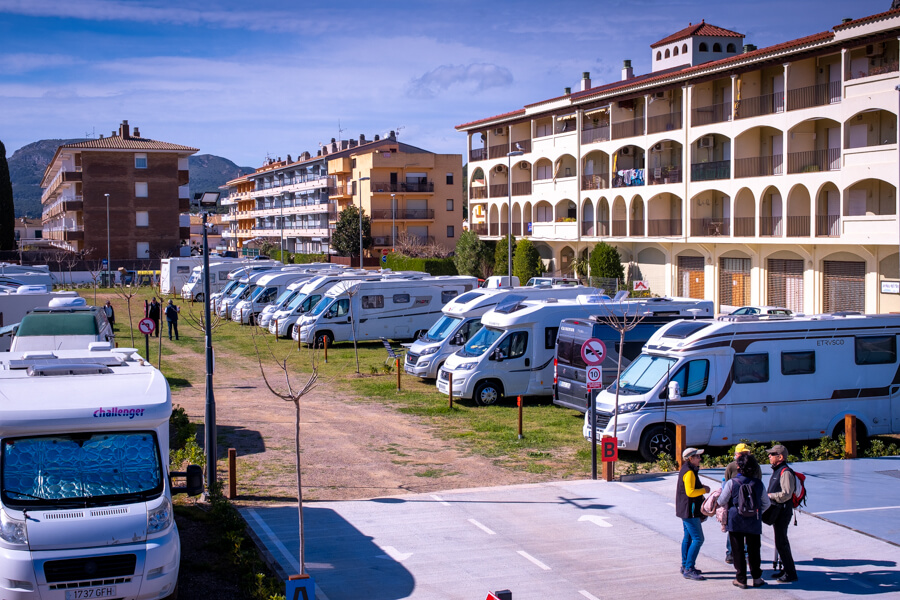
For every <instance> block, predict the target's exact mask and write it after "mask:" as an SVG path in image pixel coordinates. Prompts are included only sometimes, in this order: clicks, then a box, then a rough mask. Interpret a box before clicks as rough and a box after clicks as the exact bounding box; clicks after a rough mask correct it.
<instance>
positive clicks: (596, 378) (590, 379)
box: [586, 367, 603, 390]
mask: <svg viewBox="0 0 900 600" xmlns="http://www.w3.org/2000/svg"><path fill="white" fill-rule="evenodd" d="M586 375H587V389H589V390H599V389H600V388H602V387H603V369H602V368H600V367H588V368H587V371H586Z"/></svg>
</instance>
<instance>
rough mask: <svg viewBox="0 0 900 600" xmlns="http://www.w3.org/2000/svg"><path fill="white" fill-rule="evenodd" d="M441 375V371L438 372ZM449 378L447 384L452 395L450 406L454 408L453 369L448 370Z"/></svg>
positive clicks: (449, 393) (450, 395) (448, 392)
mask: <svg viewBox="0 0 900 600" xmlns="http://www.w3.org/2000/svg"><path fill="white" fill-rule="evenodd" d="M438 377H440V372H438ZM447 378H448V379H449V380H450V381H449V383H448V385H447V395H448V396H449V397H450V408H453V371H447Z"/></svg>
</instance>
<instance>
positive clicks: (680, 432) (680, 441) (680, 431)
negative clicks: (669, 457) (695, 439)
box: [675, 425, 687, 469]
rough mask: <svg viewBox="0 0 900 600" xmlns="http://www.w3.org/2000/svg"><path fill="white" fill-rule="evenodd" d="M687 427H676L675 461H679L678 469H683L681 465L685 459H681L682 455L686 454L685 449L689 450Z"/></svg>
mask: <svg viewBox="0 0 900 600" xmlns="http://www.w3.org/2000/svg"><path fill="white" fill-rule="evenodd" d="M685 440H687V427H685V426H684V425H676V426H675V460H676V461H678V468H679V469H680V468H681V463H683V462H684V459H682V458H681V453H682V452H684V449H685V448H687V443H686V441H685Z"/></svg>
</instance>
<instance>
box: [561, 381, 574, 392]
mask: <svg viewBox="0 0 900 600" xmlns="http://www.w3.org/2000/svg"><path fill="white" fill-rule="evenodd" d="M559 387H561V388H562V389H564V390H570V389H572V384H571V383H569V382H568V381H560V382H559Z"/></svg>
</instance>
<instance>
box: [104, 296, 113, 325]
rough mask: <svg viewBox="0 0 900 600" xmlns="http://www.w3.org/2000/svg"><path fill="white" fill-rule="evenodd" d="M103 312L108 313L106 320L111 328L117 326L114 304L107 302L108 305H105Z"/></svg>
mask: <svg viewBox="0 0 900 600" xmlns="http://www.w3.org/2000/svg"><path fill="white" fill-rule="evenodd" d="M103 312H105V313H106V320H107V321H109V326H110V327H113V326H115V324H116V311H115V309H114V308H113V305H112V303H110V301H109V300H107V301H106V304H104V305H103Z"/></svg>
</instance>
